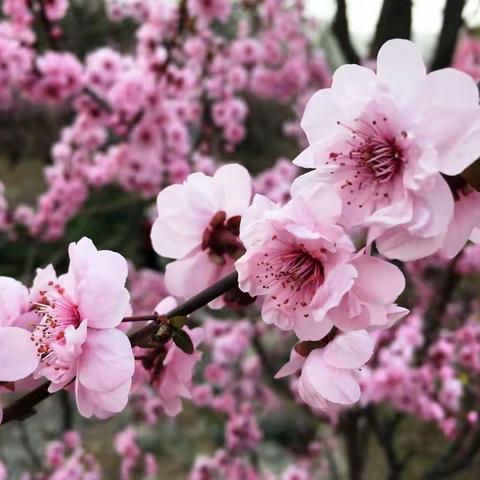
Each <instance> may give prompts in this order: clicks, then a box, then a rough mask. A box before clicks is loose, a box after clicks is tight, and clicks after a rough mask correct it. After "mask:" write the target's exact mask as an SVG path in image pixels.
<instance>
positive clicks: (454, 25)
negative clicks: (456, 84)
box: [431, 0, 466, 70]
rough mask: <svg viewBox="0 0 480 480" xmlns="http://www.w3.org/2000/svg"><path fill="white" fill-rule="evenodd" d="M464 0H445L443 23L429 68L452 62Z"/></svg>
mask: <svg viewBox="0 0 480 480" xmlns="http://www.w3.org/2000/svg"><path fill="white" fill-rule="evenodd" d="M465 3H466V0H447V2H446V4H445V9H444V11H443V23H442V29H441V30H440V36H439V38H438V42H437V47H436V49H435V54H434V56H433V60H432V65H431V69H432V70H438V69H439V68H445V67H448V66H450V64H451V63H452V58H453V53H454V51H455V44H456V42H457V36H458V32H459V30H460V28H461V27H462V25H463V19H462V12H463V8H464V7H465Z"/></svg>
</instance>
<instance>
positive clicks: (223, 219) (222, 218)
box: [202, 210, 245, 265]
mask: <svg viewBox="0 0 480 480" xmlns="http://www.w3.org/2000/svg"><path fill="white" fill-rule="evenodd" d="M240 220H241V217H240V215H236V216H234V217H230V218H229V219H228V220H227V214H226V213H225V212H224V211H223V210H221V211H219V212H217V213H216V214H215V215H214V216H213V217H212V219H211V220H210V223H209V224H208V226H207V228H206V229H205V231H204V232H203V239H202V250H204V251H208V254H209V256H210V259H211V260H212V261H213V262H214V263H217V264H219V265H225V263H226V258H225V256H228V257H230V258H232V259H233V260H238V259H239V258H240V257H241V256H242V255H243V254H244V253H245V247H244V246H243V244H242V242H241V241H240V239H239V234H240Z"/></svg>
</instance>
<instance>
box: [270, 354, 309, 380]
mask: <svg viewBox="0 0 480 480" xmlns="http://www.w3.org/2000/svg"><path fill="white" fill-rule="evenodd" d="M305 360H306V359H305V357H302V356H301V355H299V354H298V353H297V352H296V351H295V349H294V348H293V349H292V351H291V352H290V360H289V361H288V362H287V363H286V364H285V365H284V366H283V367H282V368H281V369H280V370H279V371H278V372H277V373H276V374H275V377H274V378H282V377H286V376H288V375H292V373H295V372H297V371H298V370H300V369H301V368H302V366H303V364H304V363H305Z"/></svg>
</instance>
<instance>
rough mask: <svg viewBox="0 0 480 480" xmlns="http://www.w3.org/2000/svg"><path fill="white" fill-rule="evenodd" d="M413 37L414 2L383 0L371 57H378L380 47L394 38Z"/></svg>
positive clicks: (371, 48) (410, 0)
mask: <svg viewBox="0 0 480 480" xmlns="http://www.w3.org/2000/svg"><path fill="white" fill-rule="evenodd" d="M411 35H412V0H383V4H382V9H381V11H380V16H379V17H378V22H377V27H376V29H375V35H374V38H373V41H372V45H371V47H370V57H371V58H375V57H376V56H377V53H378V51H379V50H380V47H381V46H382V45H383V44H384V43H385V42H386V41H388V40H391V39H393V38H406V39H408V40H409V39H410V37H411Z"/></svg>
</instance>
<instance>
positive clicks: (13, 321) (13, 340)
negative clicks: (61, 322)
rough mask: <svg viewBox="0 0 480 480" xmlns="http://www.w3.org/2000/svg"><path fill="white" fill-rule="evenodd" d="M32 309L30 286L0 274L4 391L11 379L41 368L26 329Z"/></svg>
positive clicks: (0, 356) (0, 375)
mask: <svg viewBox="0 0 480 480" xmlns="http://www.w3.org/2000/svg"><path fill="white" fill-rule="evenodd" d="M28 309H29V303H28V289H27V288H26V287H25V286H24V285H22V284H21V283H20V282H18V281H17V280H15V279H13V278H10V277H0V392H2V391H4V390H7V391H8V390H9V388H10V387H9V384H10V382H15V381H17V380H21V379H23V378H26V377H28V376H29V375H30V374H32V373H33V372H34V370H35V369H36V368H37V365H38V358H37V351H36V348H35V346H34V345H33V344H32V342H31V340H30V332H29V331H28V330H26V329H25V328H22V327H23V326H24V323H25V322H24V321H23V319H24V318H25V316H27V315H28V313H27V312H28ZM2 384H3V385H2ZM1 421H2V408H1V404H0V423H1Z"/></svg>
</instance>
